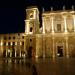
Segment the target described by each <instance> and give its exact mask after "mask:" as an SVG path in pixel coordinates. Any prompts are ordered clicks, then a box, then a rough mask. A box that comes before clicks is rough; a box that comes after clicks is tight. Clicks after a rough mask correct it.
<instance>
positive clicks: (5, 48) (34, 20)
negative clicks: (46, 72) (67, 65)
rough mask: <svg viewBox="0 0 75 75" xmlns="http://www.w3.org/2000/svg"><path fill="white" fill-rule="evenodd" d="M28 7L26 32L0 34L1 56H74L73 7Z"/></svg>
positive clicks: (74, 27) (74, 25) (74, 15)
mask: <svg viewBox="0 0 75 75" xmlns="http://www.w3.org/2000/svg"><path fill="white" fill-rule="evenodd" d="M39 13H40V12H39V10H38V8H37V7H35V6H34V7H28V8H27V9H26V20H25V32H23V33H14V34H1V35H0V57H25V56H27V57H33V58H35V57H36V58H38V57H43V58H44V57H75V11H74V9H71V10H66V9H65V7H63V10H58V11H54V10H53V8H51V10H50V11H44V10H43V12H42V17H41V19H42V26H41V27H40V20H39Z"/></svg>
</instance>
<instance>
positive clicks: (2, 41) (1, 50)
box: [1, 38, 3, 55]
mask: <svg viewBox="0 0 75 75" xmlns="http://www.w3.org/2000/svg"><path fill="white" fill-rule="evenodd" d="M1 51H2V53H3V39H2V38H1ZM2 55H3V54H2Z"/></svg>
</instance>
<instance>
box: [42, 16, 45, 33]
mask: <svg viewBox="0 0 75 75" xmlns="http://www.w3.org/2000/svg"><path fill="white" fill-rule="evenodd" d="M42 25H43V34H45V18H44V17H42Z"/></svg>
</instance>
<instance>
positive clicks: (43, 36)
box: [42, 35, 46, 58]
mask: <svg viewBox="0 0 75 75" xmlns="http://www.w3.org/2000/svg"><path fill="white" fill-rule="evenodd" d="M42 39H43V43H42V44H43V58H45V46H46V44H45V37H44V35H43V38H42Z"/></svg>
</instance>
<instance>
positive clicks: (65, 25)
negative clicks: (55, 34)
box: [63, 16, 67, 32]
mask: <svg viewBox="0 0 75 75" xmlns="http://www.w3.org/2000/svg"><path fill="white" fill-rule="evenodd" d="M63 18H64V27H65V32H67V24H66V16H63Z"/></svg>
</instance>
